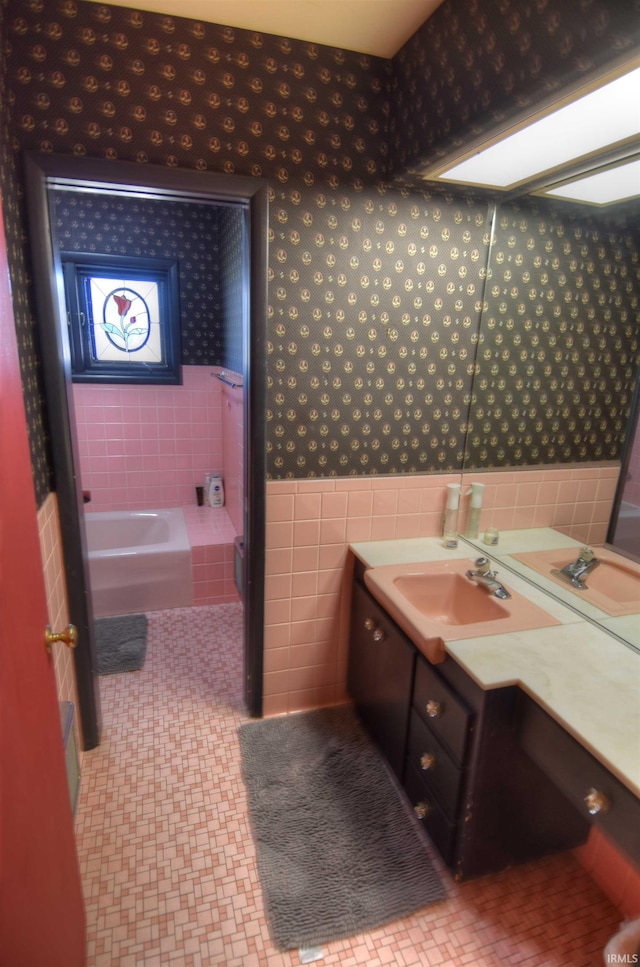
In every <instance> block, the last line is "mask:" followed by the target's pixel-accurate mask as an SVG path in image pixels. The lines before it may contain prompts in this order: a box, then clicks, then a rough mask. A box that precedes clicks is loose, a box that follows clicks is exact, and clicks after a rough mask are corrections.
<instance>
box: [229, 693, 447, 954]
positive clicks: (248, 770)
mask: <svg viewBox="0 0 640 967" xmlns="http://www.w3.org/2000/svg"><path fill="white" fill-rule="evenodd" d="M239 735H240V749H241V753H242V773H243V778H244V781H245V784H246V788H247V793H248V799H249V817H250V820H251V825H252V829H253V834H254V839H255V843H256V851H257V857H258V871H259V874H260V883H261V885H262V891H263V895H264V899H265V907H266V912H267V917H268V920H269V924H270V928H271V933H272V937H273V940H274V942H275V943H276V944H277V946H278V947H280V948H281V949H283V950H291V949H294V948H296V947H313V946H317V945H320V944H323V943H328V942H329V941H331V940H337V939H340V938H342V937H350V936H353V935H354V934H358V933H361V932H362V931H365V930H371V929H373V928H375V927H379V926H381V925H382V924H384V923H389V922H390V921H392V920H396V919H398V918H400V917H403V916H406V915H408V914H409V913H412V912H413V911H414V910H417V909H419V908H421V907H424V906H426V905H428V904H430V903H434V902H436V901H438V900H441V899H442V898H443V897H444V890H443V887H442V884H441V883H440V880H439V878H438V874H437V873H436V871H435V870H434V869H433V867H432V865H431V862H430V859H429V857H428V855H427V850H426V846H425V838H424V834H423V832H422V829H421V828H420V826H419V824H418V821H417V820H416V819H415V817H414V816H413V814H412V812H411V809H410V808H409V807H408V805H407V804H406V802H405V801H404V800H403V799H402V797H401V795H400V793H399V791H398V789H397V788H396V786H395V784H394V781H393V780H392V779H391V776H390V773H389V772H388V771H387V768H386V766H385V764H384V762H383V760H382V758H381V757H380V755H379V753H378V752H377V750H376V749H375V747H374V746H373V745H372V743H371V740H370V739H369V737H368V736H367V735H366V733H365V732H364V730H363V729H362V727H361V726H360V724H359V722H358V720H357V719H356V717H355V715H354V713H353V711H352V710H351V708H350V707H348V706H341V707H339V708H332V709H319V710H317V711H314V712H304V713H300V714H296V715H289V716H286V717H282V718H273V719H264V720H261V721H259V722H250V723H247V724H246V725H242V726H241V727H240V729H239Z"/></svg>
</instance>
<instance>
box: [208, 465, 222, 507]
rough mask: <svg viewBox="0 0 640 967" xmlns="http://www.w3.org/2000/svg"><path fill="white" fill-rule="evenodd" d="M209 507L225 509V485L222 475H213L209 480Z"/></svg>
mask: <svg viewBox="0 0 640 967" xmlns="http://www.w3.org/2000/svg"><path fill="white" fill-rule="evenodd" d="M209 506H210V507H224V483H223V481H222V474H221V473H212V474H211V478H210V480H209Z"/></svg>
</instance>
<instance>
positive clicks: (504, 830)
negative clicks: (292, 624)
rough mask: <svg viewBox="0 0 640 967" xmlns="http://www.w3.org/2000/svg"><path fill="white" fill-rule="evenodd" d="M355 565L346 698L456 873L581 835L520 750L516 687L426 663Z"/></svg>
mask: <svg viewBox="0 0 640 967" xmlns="http://www.w3.org/2000/svg"><path fill="white" fill-rule="evenodd" d="M363 570H364V569H363V567H362V565H361V564H360V563H359V562H358V563H357V564H356V568H355V575H354V585H353V607H352V622H351V634H350V651H349V666H348V690H349V694H350V696H351V698H352V699H353V702H354V705H355V707H356V710H357V711H358V713H359V715H360V717H361V718H362V721H363V723H364V725H365V726H366V727H367V729H368V731H369V733H370V734H371V736H372V738H373V739H374V741H375V742H376V743H377V745H378V746H379V748H380V749H381V751H382V752H383V753H384V755H385V756H386V758H387V760H388V762H389V763H390V765H391V767H392V768H393V771H394V772H395V774H396V776H397V777H398V779H399V781H400V783H401V785H402V787H403V788H404V791H405V793H406V795H407V797H408V799H409V801H410V802H411V804H412V806H413V808H414V810H415V812H416V815H417V816H418V817H419V819H420V820H421V822H422V823H423V825H424V827H425V829H426V831H427V833H428V835H429V837H430V838H431V840H432V842H433V843H434V845H435V846H436V847H437V849H438V851H439V852H440V854H441V856H442V857H443V859H444V860H445V862H446V863H447V865H448V866H449V867H450V869H451V870H452V872H453V873H454V874H455V875H456V877H457V878H458V879H463V878H467V877H472V876H479V875H481V874H484V873H489V872H496V871H498V870H501V869H504V868H506V867H507V866H510V865H513V864H515V863H521V862H526V861H527V860H530V859H534V858H536V857H539V856H541V855H544V854H546V853H551V852H556V851H558V850H562V849H569V848H572V847H574V846H577V845H579V844H580V843H583V842H585V840H586V838H587V835H588V832H589V823H588V822H587V820H586V819H585V818H584V816H582V815H581V814H580V812H579V810H578V809H577V808H576V806H575V805H574V804H573V803H571V802H570V801H569V799H568V798H567V797H566V796H565V795H563V793H562V792H561V791H560V790H559V789H558V788H557V787H556V786H555V784H554V783H553V782H552V781H551V779H550V778H549V777H548V775H547V774H545V772H544V771H543V770H542V769H541V768H540V767H539V765H538V764H537V763H536V762H534V761H533V760H532V759H531V758H530V756H528V755H527V754H526V752H525V751H524V750H523V748H522V747H521V745H520V742H519V738H518V731H517V726H518V715H517V712H518V707H519V706H518V695H519V692H520V690H519V689H518V688H517V687H507V688H498V689H493V690H490V691H483V690H482V689H481V688H480V687H479V686H478V685H476V683H475V682H474V681H473V680H472V679H471V678H470V677H469V676H468V675H467V674H466V672H464V671H463V669H462V668H461V667H460V666H459V665H458V664H457V663H456V662H455V661H453V660H452V659H451V658H449V657H447V658H446V659H445V661H444V662H443V663H442V664H439V665H432V664H430V663H429V662H428V661H427V659H426V658H424V656H423V655H422V654H420V653H419V652H418V650H417V649H416V647H415V646H414V645H413V643H412V642H411V641H410V640H409V639H408V638H407V636H406V635H405V634H404V632H403V631H402V630H401V629H400V628H398V626H397V625H396V624H395V622H393V621H392V619H391V618H390V617H389V615H388V614H387V613H386V612H385V611H384V610H383V609H382V608H381V607H380V605H378V603H377V602H376V601H375V600H374V599H373V598H372V596H371V595H370V594H369V592H368V591H367V589H366V588H365V586H364V584H363V582H362V574H363ZM376 639H377V640H376Z"/></svg>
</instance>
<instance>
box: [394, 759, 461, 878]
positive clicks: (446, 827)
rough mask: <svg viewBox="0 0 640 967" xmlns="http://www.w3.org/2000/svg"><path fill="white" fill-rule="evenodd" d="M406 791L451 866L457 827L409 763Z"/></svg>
mask: <svg viewBox="0 0 640 967" xmlns="http://www.w3.org/2000/svg"><path fill="white" fill-rule="evenodd" d="M404 789H405V792H406V794H407V796H408V797H409V801H410V803H411V805H412V807H413V809H414V812H415V814H416V816H417V817H418V819H419V820H420V822H421V823H422V825H423V826H424V828H425V829H426V831H427V833H428V834H429V838H430V839H431V840H433V843H434V845H435V846H436V848H437V850H438V852H439V853H440V855H441V857H442V859H443V860H444V861H445V863H447V865H451V863H452V862H453V856H454V845H455V834H456V827H455V824H454V823H452V822H451V821H450V820H449V818H448V817H447V815H446V813H445V812H444V810H443V809H442V808H441V806H440V804H439V802H438V800H437V799H436V797H435V796H434V794H433V793H432V792H431V791H430V790H429V789H427V788H425V784H424V783H423V781H422V777H421V776H420V775H418V773H417V772H416V770H415V769H414V768H413V766H412V765H411V764H410V763H409V762H407V768H406V771H405V778H404Z"/></svg>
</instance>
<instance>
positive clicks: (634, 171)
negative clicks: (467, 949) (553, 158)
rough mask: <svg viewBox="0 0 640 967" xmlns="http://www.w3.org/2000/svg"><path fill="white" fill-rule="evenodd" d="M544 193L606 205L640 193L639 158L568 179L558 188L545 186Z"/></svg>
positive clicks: (591, 203)
mask: <svg viewBox="0 0 640 967" xmlns="http://www.w3.org/2000/svg"><path fill="white" fill-rule="evenodd" d="M544 194H545V195H553V196H554V197H556V198H567V199H570V200H571V201H583V202H587V203H588V204H590V205H608V204H610V203H611V202H614V201H623V200H624V199H625V198H634V197H635V196H636V195H638V194H640V158H637V159H636V160H635V161H630V162H629V163H628V164H624V165H618V167H617V168H607V169H606V170H605V171H599V172H597V173H596V174H595V175H587V177H586V178H578V179H576V180H575V181H568V182H567V183H566V184H564V185H560V186H559V187H558V188H547V189H546V190H545V192H544Z"/></svg>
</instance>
